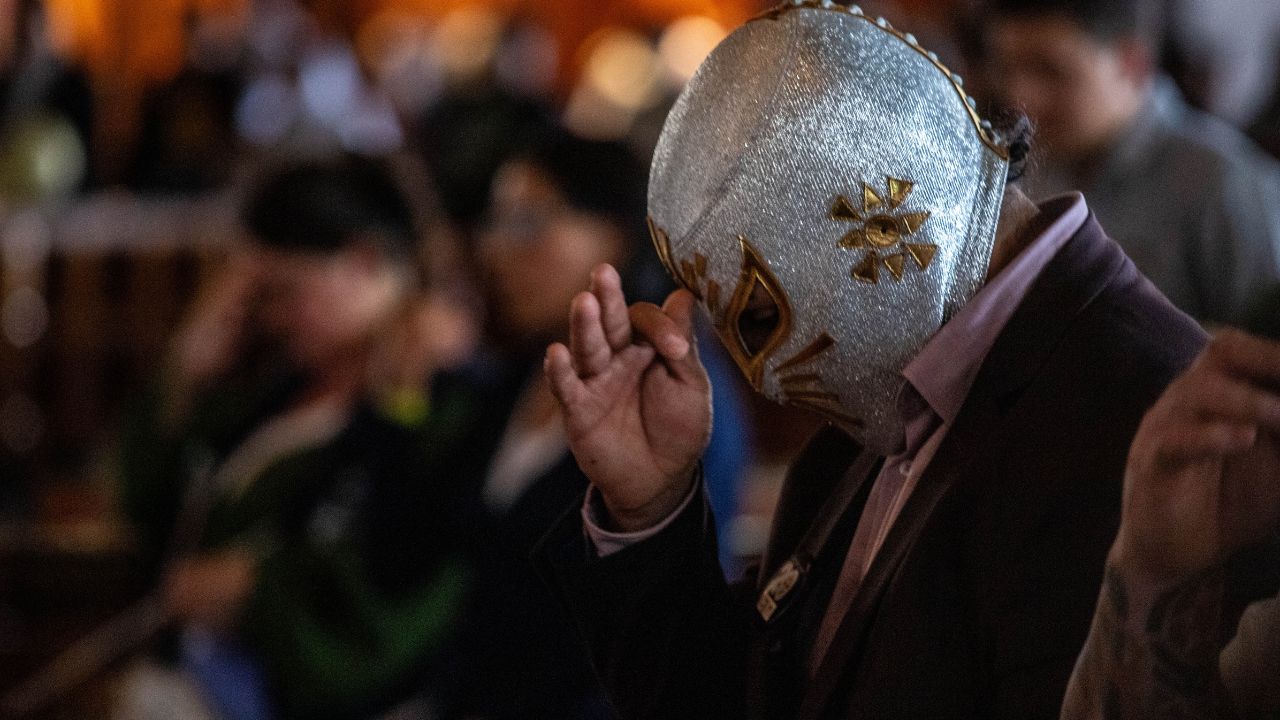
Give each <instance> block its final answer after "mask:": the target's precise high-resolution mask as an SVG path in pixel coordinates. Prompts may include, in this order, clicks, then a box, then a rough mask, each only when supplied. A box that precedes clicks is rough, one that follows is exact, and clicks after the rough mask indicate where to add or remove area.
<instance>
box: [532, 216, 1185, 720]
mask: <svg viewBox="0 0 1280 720" xmlns="http://www.w3.org/2000/svg"><path fill="white" fill-rule="evenodd" d="M1205 341H1206V336H1205V334H1204V332H1203V331H1202V330H1201V329H1200V327H1199V326H1198V325H1197V324H1196V323H1195V322H1194V321H1192V320H1191V319H1190V318H1188V317H1187V316H1186V315H1184V314H1183V313H1181V312H1179V311H1178V310H1176V309H1174V307H1173V306H1172V305H1170V304H1169V302H1168V301H1167V300H1165V298H1164V297H1163V296H1162V295H1160V293H1159V292H1158V291H1156V290H1155V289H1154V288H1153V287H1152V285H1151V284H1150V283H1149V282H1148V281H1147V280H1146V279H1145V278H1144V277H1142V276H1141V275H1140V274H1139V273H1138V272H1137V270H1135V269H1134V266H1133V264H1132V263H1131V262H1130V261H1129V260H1128V258H1126V257H1125V255H1124V253H1123V252H1122V251H1121V250H1120V248H1119V247H1118V246H1117V245H1116V244H1115V243H1114V242H1112V241H1111V240H1110V239H1108V238H1107V237H1106V235H1105V234H1104V233H1103V231H1102V229H1101V228H1100V227H1099V226H1098V224H1097V222H1096V220H1094V219H1093V218H1092V217H1091V218H1090V219H1089V221H1088V222H1087V223H1086V224H1085V225H1084V227H1083V228H1082V229H1081V230H1080V231H1079V232H1078V233H1077V234H1076V235H1075V236H1074V237H1073V238H1072V239H1071V240H1070V241H1069V242H1068V243H1067V244H1066V245H1065V246H1064V247H1063V249H1062V250H1060V251H1059V252H1058V254H1057V255H1056V256H1055V257H1054V259H1053V260H1052V261H1051V262H1050V264H1049V265H1048V267H1047V268H1046V269H1045V271H1044V272H1043V274H1042V275H1041V276H1040V278H1039V279H1038V280H1037V281H1036V282H1035V284H1034V285H1033V287H1032V288H1031V290H1030V292H1029V293H1028V295H1027V296H1026V298H1025V299H1024V301H1023V302H1022V304H1021V306H1020V307H1019V308H1018V310H1017V311H1016V313H1015V314H1014V316H1013V318H1012V319H1011V320H1010V322H1009V324H1008V325H1007V326H1006V328H1005V329H1004V331H1003V332H1002V333H1001V334H1000V336H999V338H998V339H997V340H996V343H995V345H994V347H993V348H992V350H991V352H990V354H989V355H988V357H987V359H986V361H985V362H984V364H983V366H982V369H981V371H980V373H979V375H978V378H977V380H976V381H975V383H974V386H973V389H972V390H971V391H970V393H969V396H968V398H967V399H966V401H965V404H964V407H963V409H962V410H961V412H960V415H959V416H958V417H957V419H956V422H955V424H954V425H953V427H952V428H951V430H950V432H949V433H948V434H947V436H946V438H945V439H944V441H943V443H942V445H941V446H940V447H939V449H938V452H937V454H936V455H935V456H934V458H933V460H932V462H931V463H930V465H929V467H928V469H927V470H926V471H925V473H924V475H923V477H922V478H921V480H920V483H919V485H918V487H917V488H916V490H915V492H914V494H913V495H912V496H911V497H910V499H909V500H908V501H907V504H906V506H905V507H904V508H903V511H902V514H901V515H900V517H899V518H898V520H897V522H896V524H895V525H894V526H893V528H892V530H891V531H890V533H889V536H888V538H887V540H886V542H885V544H884V546H883V548H882V549H881V551H880V553H879V555H878V556H877V557H876V558H875V561H874V562H873V563H872V566H871V568H870V569H869V572H868V575H867V578H866V580H865V581H864V583H863V585H862V588H861V589H860V591H859V595H858V596H857V597H856V598H855V600H854V602H853V605H852V607H851V609H850V611H849V612H848V614H847V615H846V616H845V618H844V619H843V623H842V625H841V626H840V628H839V631H838V632H837V635H836V638H835V641H834V642H833V643H832V648H831V650H830V651H829V653H828V654H827V656H826V657H825V659H824V660H823V661H822V662H821V664H820V666H819V668H818V670H817V673H816V675H815V676H814V677H812V678H808V677H807V676H806V673H805V670H804V667H805V661H806V658H807V657H808V654H809V650H810V644H811V642H812V639H813V635H814V633H815V631H816V628H817V624H818V622H819V620H820V618H821V616H822V614H823V612H824V610H825V607H826V604H827V601H828V599H829V598H830V594H831V592H832V587H833V585H834V583H835V579H836V576H837V575H838V573H839V570H840V564H841V563H842V561H843V559H844V556H845V552H846V549H847V547H848V544H849V542H850V539H851V537H852V534H853V529H854V527H855V526H856V523H857V518H858V516H859V515H860V513H861V509H862V503H863V502H864V501H865V495H866V490H867V487H866V486H869V485H870V484H871V483H870V482H869V481H868V477H861V478H850V479H849V482H854V483H861V485H862V486H863V487H862V491H861V492H860V493H859V494H858V496H857V497H856V498H855V500H854V501H853V503H852V504H851V505H850V509H849V510H848V511H847V512H846V513H845V514H844V516H843V517H842V519H841V521H840V522H839V524H838V525H837V526H836V528H835V530H834V531H833V532H832V534H831V536H830V539H829V540H828V542H827V543H826V545H825V546H824V547H823V548H822V550H821V551H820V552H818V553H817V554H816V557H815V559H814V561H813V564H812V566H811V570H810V572H809V573H808V574H807V575H806V576H805V578H804V579H803V581H802V582H801V583H800V585H799V586H797V587H796V588H795V589H794V590H793V591H792V592H791V593H790V594H789V595H788V596H787V597H786V598H785V600H784V601H783V606H782V610H781V611H779V612H778V613H777V615H776V616H775V617H774V619H773V620H772V621H770V622H769V623H765V622H764V621H762V620H761V619H760V617H759V616H758V614H757V613H756V610H755V605H756V598H757V597H758V594H759V593H760V591H761V586H762V585H763V584H764V582H765V581H767V580H768V578H769V577H770V576H771V575H772V574H773V572H774V571H775V570H776V568H777V566H778V564H779V563H780V562H781V561H783V560H785V559H786V558H787V557H788V555H789V554H790V553H791V552H793V550H794V548H795V547H796V545H797V543H798V542H799V539H800V537H801V536H802V535H803V534H804V533H805V531H806V530H807V528H808V526H809V525H810V523H811V521H812V519H813V517H814V515H815V514H816V513H817V509H818V508H819V507H820V506H821V504H822V503H823V501H824V500H825V499H826V498H827V497H828V496H829V495H830V493H831V491H832V488H833V487H834V486H835V484H836V483H837V482H839V481H840V480H841V479H842V477H843V476H844V475H845V473H846V472H847V470H848V468H849V467H850V466H851V465H853V464H854V462H855V460H857V458H858V457H859V454H860V450H859V448H858V446H857V445H856V444H855V443H854V442H853V441H852V440H850V439H849V438H848V437H847V436H845V435H843V434H842V433H840V432H838V431H836V430H834V429H830V430H825V431H823V432H820V433H819V434H818V435H817V436H816V437H815V439H814V440H813V441H812V442H811V443H810V445H809V447H808V448H807V449H806V450H805V452H804V453H803V454H802V455H801V457H800V458H799V459H798V460H797V461H796V463H795V464H794V466H793V467H792V469H791V472H790V475H789V477H788V480H787V483H786V485H785V488H784V490H783V495H782V499H781V503H780V506H779V510H778V514H777V518H776V520H775V524H774V528H773V533H772V536H771V539H770V544H769V551H768V553H767V554H766V558H765V561H764V563H765V566H764V567H763V568H762V570H761V571H760V572H759V573H758V575H757V576H756V577H758V578H763V580H755V579H752V580H749V581H748V582H746V583H743V584H741V585H739V586H733V587H730V586H728V585H726V584H725V583H724V581H723V580H722V579H721V574H720V571H719V567H718V565H717V562H716V552H715V538H714V533H713V530H712V523H711V519H710V517H709V514H708V511H707V509H706V506H705V503H703V504H699V503H694V504H693V505H692V506H691V507H690V508H689V509H688V510H686V511H685V512H684V513H682V514H681V516H679V517H678V518H677V519H676V521H675V522H674V523H672V525H670V526H669V527H668V528H666V529H665V530H664V531H663V532H662V533H660V534H659V535H657V536H656V537H654V538H652V539H650V540H647V541H645V542H643V543H640V544H638V545H636V546H633V547H631V548H627V549H626V550H624V551H622V552H620V553H617V554H615V555H611V556H609V557H607V558H604V559H600V558H597V557H596V556H595V554H594V551H593V549H592V548H591V547H590V546H589V544H588V543H587V541H586V540H585V539H584V535H583V530H582V525H581V519H580V517H579V516H578V513H576V512H570V513H568V514H566V515H565V517H564V520H563V521H562V522H561V524H560V525H558V526H557V527H556V528H555V529H553V530H552V532H551V533H550V534H549V535H548V536H547V538H546V539H545V540H544V541H543V544H542V546H541V548H540V551H539V555H538V558H537V560H538V562H539V563H540V564H541V566H542V569H543V572H544V573H545V574H546V575H547V576H548V577H549V578H550V580H551V582H552V584H553V585H555V586H556V587H557V588H558V590H559V593H560V596H561V599H562V600H563V602H565V603H566V605H567V606H568V608H569V609H570V611H571V612H572V614H573V615H574V616H575V617H576V619H577V622H578V624H579V626H580V629H581V630H582V632H583V633H584V635H585V637H586V638H587V641H588V643H589V645H590V647H591V651H592V656H593V658H594V662H595V664H596V667H597V670H598V672H599V673H600V674H601V676H602V678H603V680H604V682H605V685H606V687H607V688H608V689H609V691H610V693H611V696H612V698H613V701H614V703H615V705H616V706H617V708H618V710H619V712H620V714H621V715H622V716H623V717H624V718H636V719H639V718H722V717H723V718H745V717H777V718H784V717H785V718H801V719H803V720H810V719H814V718H858V720H889V719H901V720H922V719H926V718H966V719H972V720H997V719H1004V718H1007V719H1008V720H1028V719H1034V718H1057V717H1058V711H1059V708H1060V705H1061V701H1062V695H1063V691H1064V690H1065V688H1066V683H1067V679H1068V677H1069V675H1070V673H1071V669H1072V666H1073V664H1074V662H1075V658H1076V655H1077V654H1078V653H1079V651H1080V647H1081V645H1082V644H1083V642H1084V639H1085V636H1086V635H1087V634H1088V629H1089V623H1090V619H1091V617H1092V614H1093V607H1094V603H1095V601H1096V598H1097V594H1098V589H1099V586H1100V584H1101V579H1102V570H1103V565H1104V559H1105V556H1106V553H1107V550H1108V548H1109V546H1110V544H1111V541H1112V538H1113V537H1114V535H1115V531H1116V527H1117V525H1118V520H1119V508H1120V490H1121V483H1122V478H1123V471H1124V465H1125V458H1126V455H1127V452H1128V447H1129V443H1130V442H1131V440H1132V438H1133V435H1134V432H1135V430H1136V428H1137V425H1138V422H1139V420H1140V419H1141V417H1142V415H1143V413H1144V412H1145V411H1146V410H1147V408H1148V407H1150V406H1151V404H1152V403H1153V402H1154V401H1155V399H1156V398H1157V397H1158V396H1159V394H1160V392H1161V391H1162V390H1163V389H1164V387H1165V386H1166V385H1167V384H1168V383H1169V382H1170V380H1172V379H1173V377H1174V376H1175V375H1177V374H1178V373H1179V372H1180V371H1181V370H1183V369H1184V368H1185V367H1186V366H1187V365H1188V364H1189V363H1190V362H1191V360H1192V359H1193V358H1194V357H1195V356H1196V355H1197V354H1198V352H1199V351H1200V350H1201V348H1202V347H1203V346H1204V344H1205ZM869 476H870V475H869Z"/></svg>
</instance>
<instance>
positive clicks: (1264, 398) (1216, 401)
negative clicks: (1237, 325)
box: [1171, 367, 1280, 431]
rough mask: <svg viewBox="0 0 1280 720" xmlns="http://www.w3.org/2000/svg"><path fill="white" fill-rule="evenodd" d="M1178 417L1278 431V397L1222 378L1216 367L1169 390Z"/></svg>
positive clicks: (1186, 378)
mask: <svg viewBox="0 0 1280 720" xmlns="http://www.w3.org/2000/svg"><path fill="white" fill-rule="evenodd" d="M1171 396H1172V397H1173V398H1174V402H1175V403H1177V404H1178V407H1179V410H1180V411H1181V414H1184V415H1194V416H1206V417H1211V418H1216V419H1219V420H1229V421H1234V422H1240V423H1255V424H1261V425H1264V426H1266V427H1269V428H1271V429H1273V430H1277V431H1280V395H1277V394H1274V393H1272V392H1269V391H1267V390H1265V389H1263V388H1260V387H1258V386H1256V385H1252V384H1249V383H1248V382H1245V381H1243V380H1240V379H1236V378H1233V377H1230V376H1228V375H1226V374H1225V373H1224V372H1222V371H1221V370H1219V369H1217V368H1210V367H1205V368H1202V369H1199V370H1198V371H1195V372H1192V373H1191V374H1189V375H1187V376H1185V377H1184V378H1182V379H1181V380H1179V381H1177V383H1175V385H1174V387H1173V393H1172V395H1171Z"/></svg>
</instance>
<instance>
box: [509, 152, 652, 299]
mask: <svg viewBox="0 0 1280 720" xmlns="http://www.w3.org/2000/svg"><path fill="white" fill-rule="evenodd" d="M509 160H512V161H516V162H524V163H528V164H529V165H531V166H532V167H534V168H536V169H537V170H538V171H540V172H542V173H544V174H545V175H546V176H547V178H548V179H549V180H551V182H552V184H553V185H555V186H556V188H557V189H558V190H559V191H560V193H561V194H562V195H563V196H564V198H565V201H566V202H568V204H569V205H570V206H571V207H573V208H575V209H577V210H581V211H584V212H589V213H592V214H595V215H599V216H601V217H603V218H604V219H606V220H608V221H610V222H611V223H612V224H613V226H614V227H615V228H617V229H618V230H619V231H620V232H621V233H622V236H623V240H624V243H625V247H624V248H623V252H622V257H621V258H620V259H619V262H618V269H619V270H620V271H621V274H622V281H623V289H624V291H625V292H626V293H627V296H628V297H629V298H633V299H637V300H655V301H657V300H660V299H661V298H662V297H663V296H664V295H666V293H667V292H668V291H669V289H670V279H669V278H667V276H666V272H665V271H664V270H663V269H662V266H661V265H660V264H659V263H658V261H657V255H656V254H655V253H653V252H652V251H651V244H650V240H649V229H648V223H646V221H645V219H646V217H647V216H648V207H649V204H648V203H649V167H648V164H647V163H646V162H645V158H642V157H641V156H639V155H637V154H636V153H635V152H634V151H633V150H632V148H631V147H630V146H629V145H626V144H624V143H621V142H614V141H608V140H591V139H587V138H583V137H580V136H578V135H575V134H573V133H571V132H569V131H568V130H565V129H563V128H560V127H549V128H546V129H544V130H543V131H541V132H538V133H534V134H531V136H530V138H528V140H527V141H526V142H525V143H524V144H523V145H522V146H521V147H520V148H519V149H518V150H516V151H515V152H514V153H513V154H512V155H511V156H510V158H509Z"/></svg>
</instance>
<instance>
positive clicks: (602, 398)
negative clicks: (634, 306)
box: [565, 345, 711, 508]
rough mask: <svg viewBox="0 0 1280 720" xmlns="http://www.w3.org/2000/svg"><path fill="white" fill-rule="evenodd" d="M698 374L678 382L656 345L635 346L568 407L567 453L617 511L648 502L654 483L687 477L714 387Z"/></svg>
mask: <svg viewBox="0 0 1280 720" xmlns="http://www.w3.org/2000/svg"><path fill="white" fill-rule="evenodd" d="M698 370H699V372H697V373H695V374H694V376H693V377H690V378H680V377H677V376H675V375H673V374H672V373H671V372H670V370H669V369H668V368H667V367H666V366H665V365H664V364H663V362H662V361H661V360H660V359H659V358H658V357H657V353H656V352H655V351H654V350H653V348H651V347H648V346H643V345H632V346H631V347H629V348H626V349H625V350H623V351H622V352H620V353H618V354H617V355H616V356H615V357H614V360H613V362H612V363H611V365H610V367H609V368H608V369H607V370H606V371H605V372H603V373H601V374H598V375H596V376H594V377H591V378H589V379H587V380H585V381H584V382H583V390H584V392H582V393H581V394H580V395H579V396H578V398H577V401H576V402H574V403H573V404H571V405H566V407H565V410H566V428H567V432H568V437H569V445H570V448H571V449H572V450H573V452H574V455H575V456H576V457H577V458H578V462H579V464H580V465H582V466H583V471H584V472H585V473H586V474H587V475H588V477H590V478H591V479H592V481H593V482H594V483H596V484H597V485H598V486H600V487H602V488H607V489H609V490H610V491H611V494H612V499H613V500H615V502H616V503H617V504H618V505H619V506H621V507H623V508H638V507H640V506H642V505H644V504H645V503H646V502H647V501H648V500H649V499H650V498H649V497H648V496H649V495H650V494H651V488H653V487H654V486H655V485H658V484H661V483H663V482H665V480H666V479H667V478H672V477H677V476H685V475H687V474H688V473H690V472H691V470H692V464H693V463H694V462H696V460H697V458H698V456H699V455H700V454H701V453H702V450H703V448H704V447H706V444H707V440H708V434H709V427H710V424H711V423H710V421H711V417H710V416H711V401H710V391H711V387H710V384H709V382H708V381H707V376H706V373H705V372H704V371H702V368H701V367H700V366H699V368H698Z"/></svg>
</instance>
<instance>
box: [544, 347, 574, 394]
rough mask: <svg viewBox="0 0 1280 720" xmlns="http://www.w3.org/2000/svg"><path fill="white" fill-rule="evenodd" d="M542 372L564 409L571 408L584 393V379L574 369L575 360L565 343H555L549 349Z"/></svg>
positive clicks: (552, 392)
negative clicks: (582, 392)
mask: <svg viewBox="0 0 1280 720" xmlns="http://www.w3.org/2000/svg"><path fill="white" fill-rule="evenodd" d="M542 370H543V372H545V373H546V375H547V380H548V381H549V382H550V383H551V394H553V395H555V396H556V400H558V401H559V402H560V405H561V406H562V407H566V408H567V407H570V406H572V405H573V403H574V401H575V400H576V399H577V397H578V394H579V393H580V392H581V391H582V387H583V385H582V379H581V378H579V377H578V373H577V371H576V370H574V369H573V359H572V357H571V355H570V353H569V348H567V347H565V346H564V344H563V343H555V344H553V345H551V346H550V347H548V348H547V356H546V359H544V360H543V362H542Z"/></svg>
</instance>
